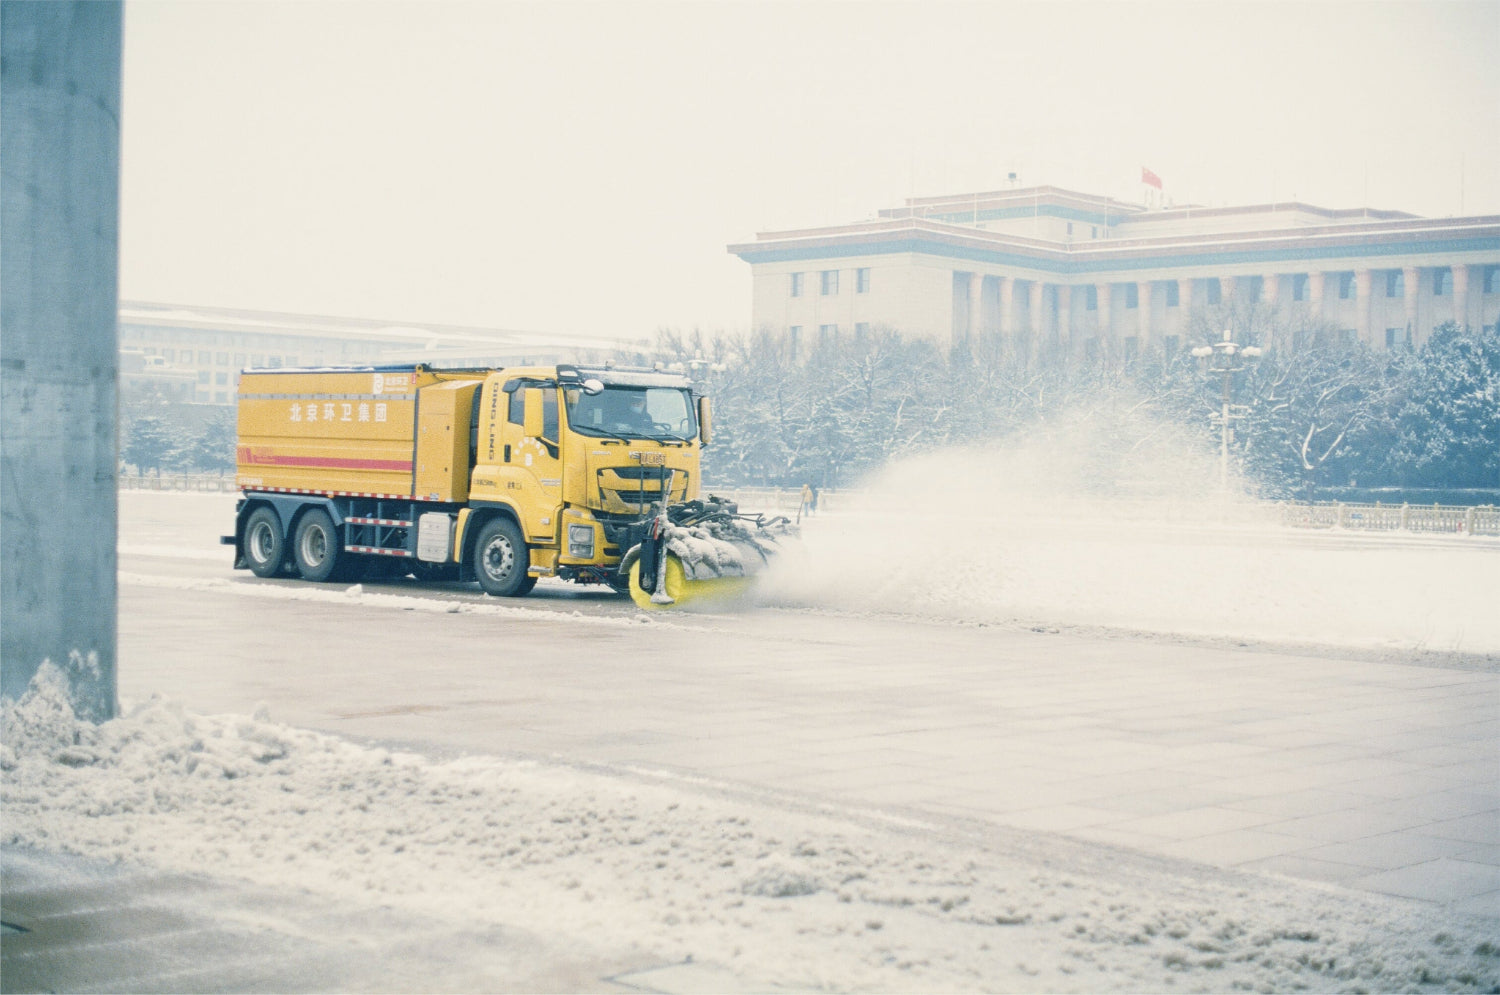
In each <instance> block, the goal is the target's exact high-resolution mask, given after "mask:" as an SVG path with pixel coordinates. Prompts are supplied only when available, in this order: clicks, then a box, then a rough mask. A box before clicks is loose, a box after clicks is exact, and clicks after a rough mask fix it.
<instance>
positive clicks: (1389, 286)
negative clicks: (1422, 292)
mask: <svg viewBox="0 0 1500 995" xmlns="http://www.w3.org/2000/svg"><path fill="white" fill-rule="evenodd" d="M1385 295H1386V296H1387V297H1405V296H1406V275H1405V274H1404V273H1402V272H1401V271H1400V270H1399V269H1392V270H1386V272H1385Z"/></svg>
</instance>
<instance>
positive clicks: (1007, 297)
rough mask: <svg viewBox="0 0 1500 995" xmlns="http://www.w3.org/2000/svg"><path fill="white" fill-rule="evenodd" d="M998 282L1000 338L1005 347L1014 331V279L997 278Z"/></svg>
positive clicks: (1006, 277) (1007, 277)
mask: <svg viewBox="0 0 1500 995" xmlns="http://www.w3.org/2000/svg"><path fill="white" fill-rule="evenodd" d="M997 279H999V281H1000V338H1001V339H1002V340H1004V341H1005V343H1006V344H1007V346H1008V345H1009V344H1010V341H1011V339H1012V338H1013V337H1014V335H1015V331H1016V281H1015V278H1014V277H1009V276H1002V277H998V278H997Z"/></svg>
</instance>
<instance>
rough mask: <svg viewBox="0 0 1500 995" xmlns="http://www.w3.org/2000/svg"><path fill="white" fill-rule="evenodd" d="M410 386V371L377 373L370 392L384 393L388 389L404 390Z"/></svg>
mask: <svg viewBox="0 0 1500 995" xmlns="http://www.w3.org/2000/svg"><path fill="white" fill-rule="evenodd" d="M410 386H411V374H410V373H377V374H375V380H374V383H373V384H372V385H371V388H370V393H372V394H384V393H385V392H386V391H388V390H394V391H403V392H404V391H405V390H406V389H407V388H408V387H410Z"/></svg>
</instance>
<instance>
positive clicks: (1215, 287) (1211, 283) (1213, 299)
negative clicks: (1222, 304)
mask: <svg viewBox="0 0 1500 995" xmlns="http://www.w3.org/2000/svg"><path fill="white" fill-rule="evenodd" d="M1204 286H1205V287H1206V288H1207V290H1208V303H1210V304H1217V303H1219V301H1220V300H1221V299H1222V296H1223V290H1222V288H1221V287H1220V285H1219V281H1218V280H1215V279H1214V278H1213V277H1209V279H1208V281H1207V283H1206V284H1205V285H1204Z"/></svg>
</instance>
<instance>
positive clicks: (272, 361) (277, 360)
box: [266, 356, 281, 370]
mask: <svg viewBox="0 0 1500 995" xmlns="http://www.w3.org/2000/svg"><path fill="white" fill-rule="evenodd" d="M266 365H267V366H269V367H270V368H271V369H273V370H276V369H280V368H281V357H280V356H272V357H270V358H269V359H267V360H266Z"/></svg>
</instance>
